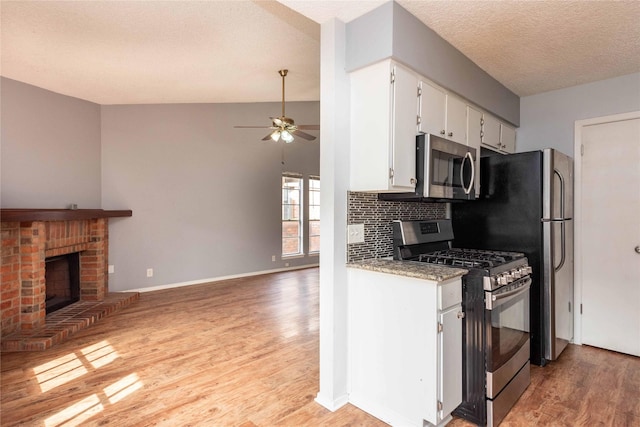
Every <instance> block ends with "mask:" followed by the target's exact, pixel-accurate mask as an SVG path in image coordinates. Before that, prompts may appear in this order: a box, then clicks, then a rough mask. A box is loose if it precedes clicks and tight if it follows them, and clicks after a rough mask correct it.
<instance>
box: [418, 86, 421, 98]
mask: <svg viewBox="0 0 640 427" xmlns="http://www.w3.org/2000/svg"><path fill="white" fill-rule="evenodd" d="M418 96H422V88H421V87H420V86H418Z"/></svg>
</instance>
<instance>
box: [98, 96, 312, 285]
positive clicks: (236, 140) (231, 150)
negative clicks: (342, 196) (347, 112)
mask: <svg viewBox="0 0 640 427" xmlns="http://www.w3.org/2000/svg"><path fill="white" fill-rule="evenodd" d="M319 108H320V106H319V103H318V102H291V103H289V104H287V112H288V115H290V116H292V117H294V118H295V120H296V123H299V124H318V123H319V119H320V111H319ZM279 112H280V104H279V103H257V104H169V105H118V106H103V107H102V171H103V172H102V184H103V185H102V205H103V207H104V208H105V209H131V210H132V211H133V217H131V218H119V219H113V220H110V228H109V232H110V236H109V239H110V250H109V263H110V264H113V265H114V266H115V273H114V274H111V275H110V276H109V289H110V290H111V291H120V290H128V289H140V288H146V287H154V286H164V285H172V284H178V283H183V282H191V281H203V280H206V279H213V278H220V277H226V276H234V275H242V274H247V273H251V272H257V271H266V270H272V269H278V268H284V267H285V262H287V263H289V264H290V266H291V267H293V266H299V265H308V264H317V263H318V257H317V256H312V257H308V256H307V257H303V258H296V259H287V260H282V259H281V257H280V254H281V222H280V221H281V216H280V215H281V205H280V203H281V173H282V172H283V171H291V172H300V173H302V174H304V175H305V177H307V176H308V175H310V174H311V175H319V155H320V153H319V150H320V149H319V144H320V143H319V139H317V140H316V141H313V142H306V141H304V140H301V139H300V138H298V139H297V140H296V142H295V143H293V144H287V145H284V144H282V143H275V142H273V141H271V140H269V141H266V142H265V141H261V140H260V139H261V138H262V137H263V136H265V135H266V134H267V133H268V129H234V126H235V125H263V124H264V125H267V126H268V125H270V120H269V117H270V116H275V115H277V114H278V113H279ZM310 133H313V134H315V135H318V133H317V132H315V131H310ZM283 149H284V156H285V164H284V165H282V164H281V161H282V155H283ZM272 255H276V258H277V261H276V262H272V261H271V257H272ZM147 268H153V269H154V276H153V277H152V278H147V277H146V269H147Z"/></svg>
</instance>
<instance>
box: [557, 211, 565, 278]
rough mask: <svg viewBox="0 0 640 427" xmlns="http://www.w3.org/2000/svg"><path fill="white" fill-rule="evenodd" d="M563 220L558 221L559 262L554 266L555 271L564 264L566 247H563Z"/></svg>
mask: <svg viewBox="0 0 640 427" xmlns="http://www.w3.org/2000/svg"><path fill="white" fill-rule="evenodd" d="M565 226H566V225H565V222H564V221H562V222H560V263H559V264H558V266H557V267H554V269H555V271H558V270H560V269H561V268H562V266H563V265H564V262H565V259H566V248H565V240H566V239H565Z"/></svg>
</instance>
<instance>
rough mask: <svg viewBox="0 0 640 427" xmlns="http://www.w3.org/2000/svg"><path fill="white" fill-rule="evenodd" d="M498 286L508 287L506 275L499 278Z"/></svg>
mask: <svg viewBox="0 0 640 427" xmlns="http://www.w3.org/2000/svg"><path fill="white" fill-rule="evenodd" d="M497 281H498V285H506V284H507V278H506V277H504V275H502V274H501V275H499V276H498V280H497Z"/></svg>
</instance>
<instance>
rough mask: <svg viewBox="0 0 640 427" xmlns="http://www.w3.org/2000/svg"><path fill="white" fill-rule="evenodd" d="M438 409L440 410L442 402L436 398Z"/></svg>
mask: <svg viewBox="0 0 640 427" xmlns="http://www.w3.org/2000/svg"><path fill="white" fill-rule="evenodd" d="M438 411H442V402H441V401H439V400H438Z"/></svg>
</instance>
